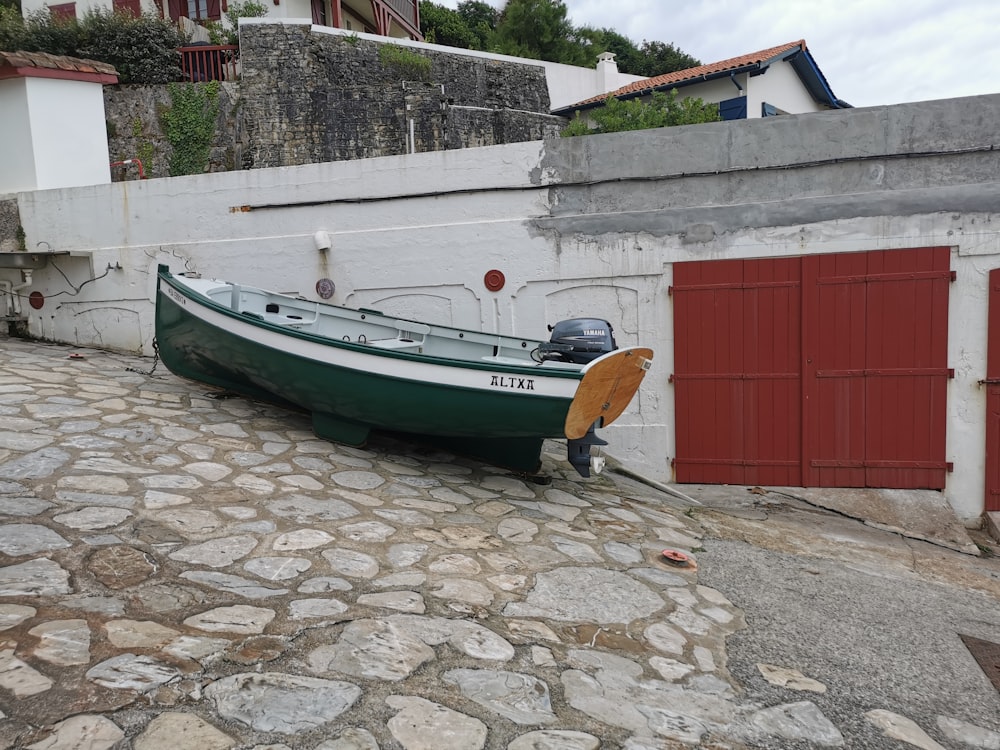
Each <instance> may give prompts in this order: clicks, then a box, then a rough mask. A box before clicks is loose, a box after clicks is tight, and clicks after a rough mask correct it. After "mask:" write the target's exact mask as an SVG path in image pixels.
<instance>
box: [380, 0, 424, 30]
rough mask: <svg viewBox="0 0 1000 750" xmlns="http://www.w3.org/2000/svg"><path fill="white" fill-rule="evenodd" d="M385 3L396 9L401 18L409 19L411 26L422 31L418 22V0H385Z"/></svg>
mask: <svg viewBox="0 0 1000 750" xmlns="http://www.w3.org/2000/svg"><path fill="white" fill-rule="evenodd" d="M385 4H386V5H388V6H389V7H390V8H392V9H393V10H394V11H396V13H398V14H399V15H400V17H401V18H403V19H405V20H406V21H408V22H409V23H410V26H412V27H414V28H415V29H416V30H417V31H420V25H419V24H418V23H417V2H416V0H385Z"/></svg>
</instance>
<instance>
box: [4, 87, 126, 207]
mask: <svg viewBox="0 0 1000 750" xmlns="http://www.w3.org/2000/svg"><path fill="white" fill-rule="evenodd" d="M8 104H9V105H10V106H9V107H8V106H6V105H8ZM0 105H3V106H0V123H2V127H0V133H3V137H2V138H0V163H2V164H3V165H4V168H3V170H0V193H5V192H17V191H20V190H46V189H48V188H53V187H75V186H79V185H97V184H101V183H105V182H111V168H110V166H109V157H108V140H107V126H106V125H105V120H104V96H103V93H102V86H101V84H99V83H91V82H86V81H68V80H61V79H54V78H35V77H24V78H15V79H7V80H4V81H0ZM8 129H9V130H8ZM8 132H9V134H10V138H9V139H8ZM8 159H9V161H8ZM8 164H10V165H11V167H10V169H8V168H7V165H8Z"/></svg>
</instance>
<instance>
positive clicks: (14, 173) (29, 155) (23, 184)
mask: <svg viewBox="0 0 1000 750" xmlns="http://www.w3.org/2000/svg"><path fill="white" fill-rule="evenodd" d="M28 112H29V110H28V87H27V84H26V79H24V78H5V79H3V80H0V133H3V136H2V137H0V164H2V165H3V167H2V168H0V194H2V193H16V192H18V191H21V190H34V189H35V186H36V185H37V184H38V181H37V178H36V176H35V159H34V157H33V149H32V144H31V118H30V117H29V115H28ZM105 148H107V147H106V146H105Z"/></svg>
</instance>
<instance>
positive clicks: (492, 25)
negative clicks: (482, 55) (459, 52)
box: [458, 0, 500, 50]
mask: <svg viewBox="0 0 1000 750" xmlns="http://www.w3.org/2000/svg"><path fill="white" fill-rule="evenodd" d="M458 15H460V16H461V17H462V20H463V21H465V25H466V26H468V27H469V30H470V31H471V32H472V33H473V34H474V35H475V37H476V39H477V41H478V42H479V47H478V48H477V49H482V50H486V49H489V48H490V46H491V44H492V42H493V36H494V34H496V30H497V24H498V23H499V22H500V13H499V12H498V11H497V10H496V8H494V7H493V6H492V5H490V4H489V3H484V2H482V0H464V2H461V3H459V4H458Z"/></svg>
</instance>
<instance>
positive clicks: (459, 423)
mask: <svg viewBox="0 0 1000 750" xmlns="http://www.w3.org/2000/svg"><path fill="white" fill-rule="evenodd" d="M273 328H274V327H273V326H267V325H264V324H261V323H260V322H258V321H255V320H252V319H246V318H244V316H241V315H239V314H236V313H231V312H229V311H227V310H224V309H218V306H212V305H205V304H203V303H202V302H200V301H199V300H198V299H196V298H194V297H192V296H189V295H187V294H185V293H184V290H183V288H181V287H176V286H173V285H171V284H170V282H169V278H164V277H163V276H162V275H161V277H160V283H159V289H158V294H157V309H156V337H157V345H158V351H159V354H160V357H161V359H162V360H163V363H164V364H165V365H166V366H167V368H168V369H170V370H171V371H172V372H174V373H175V374H177V375H180V376H181V377H185V378H189V379H191V380H196V381H199V382H203V383H207V384H209V385H213V386H216V387H219V388H223V389H226V390H231V391H234V392H237V393H240V394H243V395H246V396H249V397H251V398H255V399H261V400H269V401H273V402H278V403H282V404H285V405H293V406H296V407H299V408H302V409H306V410H308V411H309V412H311V413H312V415H313V426H314V429H315V431H316V433H317V434H318V435H319V436H321V437H325V438H329V439H332V440H335V441H338V442H344V443H348V444H353V445H361V444H363V443H364V442H365V440H366V439H367V437H368V433H369V431H370V430H371V429H378V430H390V431H393V432H402V433H408V434H412V435H415V436H428V437H434V438H442V439H446V440H448V441H449V445H450V446H452V447H464V448H467V449H468V450H467V451H463V452H468V453H470V454H472V455H477V456H478V457H481V458H484V459H485V460H488V461H492V462H494V463H498V464H501V465H508V466H511V467H512V468H517V469H519V470H523V471H533V470H535V469H536V468H537V466H538V463H539V451H540V448H541V443H542V440H543V439H544V438H547V437H556V438H558V437H563V435H564V425H565V421H566V415H567V412H568V410H569V407H570V404H571V403H572V400H573V396H574V395H575V392H576V388H577V386H578V385H579V381H580V380H581V379H582V376H581V375H580V374H579V373H576V372H558V373H556V374H554V375H550V374H546V373H542V372H539V371H538V370H534V371H532V370H531V369H529V368H525V367H510V368H496V367H492V368H491V367H488V366H473V365H470V364H469V363H457V364H454V365H451V364H442V363H440V362H428V361H424V359H426V358H420V357H418V356H408V355H405V354H404V355H400V354H396V353H392V352H385V353H383V352H369V351H360V352H359V351H358V350H359V349H360V348H361V347H358V346H356V345H352V344H350V343H341V342H337V341H330V340H323V339H321V338H320V337H316V336H309V335H306V334H299V333H296V332H286V331H278V330H272V329H273Z"/></svg>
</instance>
